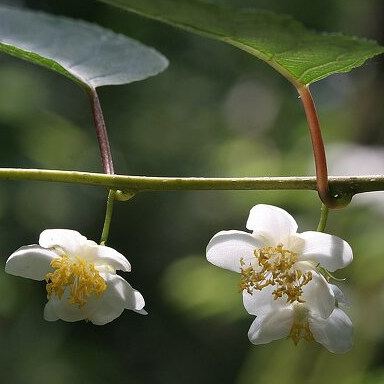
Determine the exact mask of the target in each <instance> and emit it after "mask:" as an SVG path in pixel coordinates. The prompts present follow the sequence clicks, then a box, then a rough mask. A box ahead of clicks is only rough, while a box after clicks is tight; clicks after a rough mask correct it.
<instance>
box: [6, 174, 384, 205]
mask: <svg viewBox="0 0 384 384" xmlns="http://www.w3.org/2000/svg"><path fill="white" fill-rule="evenodd" d="M0 180H34V181H51V182H59V183H71V184H85V185H94V186H103V187H106V188H112V189H120V190H123V191H127V192H132V193H137V192H149V191H207V190H212V191H215V190H313V191H316V190H317V189H316V178H315V177H312V176H311V177H243V178H205V177H146V176H121V175H105V174H101V173H89V172H75V171H56V170H46V169H17V168H0ZM329 185H330V189H331V192H332V193H333V194H334V195H337V196H339V197H340V198H342V197H352V196H353V195H355V194H357V193H362V192H373V191H384V175H376V176H338V177H330V178H329Z"/></svg>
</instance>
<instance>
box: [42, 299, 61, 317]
mask: <svg viewBox="0 0 384 384" xmlns="http://www.w3.org/2000/svg"><path fill="white" fill-rule="evenodd" d="M44 320H47V321H56V320H59V317H58V316H57V315H56V313H55V311H54V309H53V308H52V303H51V301H50V300H48V302H47V304H45V307H44Z"/></svg>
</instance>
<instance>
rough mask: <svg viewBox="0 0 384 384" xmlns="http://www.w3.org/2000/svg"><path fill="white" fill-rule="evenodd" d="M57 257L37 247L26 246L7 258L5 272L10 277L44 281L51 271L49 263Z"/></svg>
mask: <svg viewBox="0 0 384 384" xmlns="http://www.w3.org/2000/svg"><path fill="white" fill-rule="evenodd" d="M56 257H58V255H57V254H56V253H55V252H53V251H51V250H49V249H45V248H41V247H40V246H38V245H27V246H24V247H21V248H19V249H18V250H17V251H15V252H13V253H12V255H11V256H9V258H8V260H7V262H6V263H5V272H7V273H10V274H11V275H15V276H21V277H26V278H28V279H33V280H44V279H45V276H46V274H47V273H48V272H50V271H51V270H52V268H51V261H52V260H53V259H54V258H56Z"/></svg>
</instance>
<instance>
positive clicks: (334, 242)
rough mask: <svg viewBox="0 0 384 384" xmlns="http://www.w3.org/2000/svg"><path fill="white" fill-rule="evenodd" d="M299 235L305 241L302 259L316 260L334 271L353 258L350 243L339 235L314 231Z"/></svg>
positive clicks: (344, 265)
mask: <svg viewBox="0 0 384 384" xmlns="http://www.w3.org/2000/svg"><path fill="white" fill-rule="evenodd" d="M298 236H299V237H300V238H302V239H303V240H304V241H305V244H304V248H303V250H302V255H300V259H301V260H309V261H314V262H315V263H316V264H318V263H319V264H320V265H321V266H322V267H324V268H326V269H328V270H329V271H331V272H332V271H335V270H336V269H340V268H344V267H346V266H347V265H348V264H349V263H350V262H351V261H352V259H353V253H352V249H351V247H350V246H349V244H348V243H347V242H346V241H344V240H342V239H340V238H339V237H337V236H332V235H328V234H327V233H322V232H313V231H309V232H303V233H300V234H298Z"/></svg>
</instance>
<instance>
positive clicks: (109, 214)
mask: <svg viewBox="0 0 384 384" xmlns="http://www.w3.org/2000/svg"><path fill="white" fill-rule="evenodd" d="M115 194H116V191H115V190H113V189H110V190H109V193H108V198H107V209H106V212H105V220H104V226H103V232H102V233H101V239H100V244H101V245H105V244H106V242H107V240H108V235H109V228H110V226H111V220H112V213H113V203H114V202H115Z"/></svg>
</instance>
